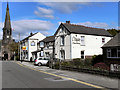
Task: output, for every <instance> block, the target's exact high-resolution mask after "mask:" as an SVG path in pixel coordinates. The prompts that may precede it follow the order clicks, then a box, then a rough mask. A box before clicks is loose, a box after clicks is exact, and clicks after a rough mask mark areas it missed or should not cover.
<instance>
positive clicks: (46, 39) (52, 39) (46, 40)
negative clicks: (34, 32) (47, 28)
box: [42, 36, 55, 42]
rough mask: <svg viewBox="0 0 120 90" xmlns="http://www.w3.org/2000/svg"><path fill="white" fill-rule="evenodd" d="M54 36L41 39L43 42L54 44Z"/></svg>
mask: <svg viewBox="0 0 120 90" xmlns="http://www.w3.org/2000/svg"><path fill="white" fill-rule="evenodd" d="M54 40H55V36H48V37H46V38H45V39H43V40H42V41H43V42H54Z"/></svg>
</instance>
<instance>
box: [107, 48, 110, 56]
mask: <svg viewBox="0 0 120 90" xmlns="http://www.w3.org/2000/svg"><path fill="white" fill-rule="evenodd" d="M107 57H111V49H107Z"/></svg>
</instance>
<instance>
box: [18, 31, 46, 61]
mask: <svg viewBox="0 0 120 90" xmlns="http://www.w3.org/2000/svg"><path fill="white" fill-rule="evenodd" d="M45 37H46V36H44V35H43V34H41V33H40V32H37V33H34V34H32V33H31V34H30V35H29V36H28V37H26V38H25V39H23V40H22V41H20V60H25V61H32V52H33V51H36V50H38V48H37V43H38V42H39V41H40V40H43V39H44V38H45Z"/></svg>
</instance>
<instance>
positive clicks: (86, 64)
mask: <svg viewBox="0 0 120 90" xmlns="http://www.w3.org/2000/svg"><path fill="white" fill-rule="evenodd" d="M84 66H85V67H91V66H92V59H85V61H84Z"/></svg>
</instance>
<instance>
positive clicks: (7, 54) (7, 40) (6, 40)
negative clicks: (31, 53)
mask: <svg viewBox="0 0 120 90" xmlns="http://www.w3.org/2000/svg"><path fill="white" fill-rule="evenodd" d="M12 43H14V41H13V39H12V28H11V21H10V13H9V6H8V3H7V8H6V16H5V22H4V27H3V39H2V46H1V54H2V57H4V59H5V60H10V59H11V58H12V57H13V55H14V53H13V52H11V51H10V47H9V45H10V44H12Z"/></svg>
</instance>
